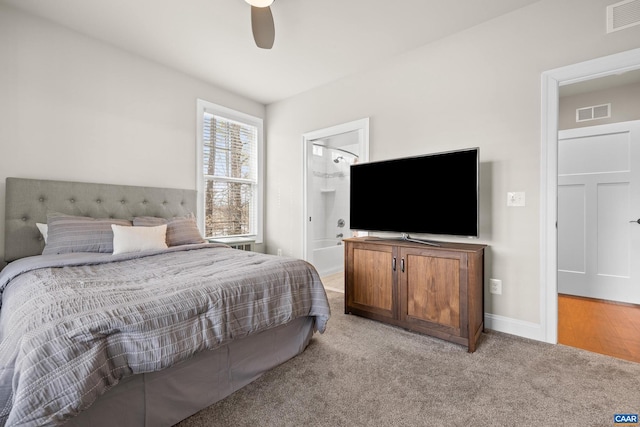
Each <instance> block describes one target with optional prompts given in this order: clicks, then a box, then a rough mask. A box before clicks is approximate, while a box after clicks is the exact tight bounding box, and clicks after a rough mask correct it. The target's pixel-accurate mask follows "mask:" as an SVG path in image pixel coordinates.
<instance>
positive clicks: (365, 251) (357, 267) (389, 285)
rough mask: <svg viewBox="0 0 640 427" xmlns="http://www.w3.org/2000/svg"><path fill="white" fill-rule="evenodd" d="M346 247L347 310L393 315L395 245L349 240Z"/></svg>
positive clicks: (383, 315)
mask: <svg viewBox="0 0 640 427" xmlns="http://www.w3.org/2000/svg"><path fill="white" fill-rule="evenodd" d="M346 249H347V253H346V256H347V262H346V266H347V271H346V283H345V285H346V308H345V311H347V312H353V313H355V314H362V313H368V314H374V315H377V316H382V317H386V318H394V312H395V310H394V307H395V304H394V300H395V298H394V289H395V286H394V271H393V266H394V251H393V247H392V246H389V245H379V244H375V245H373V244H369V245H368V244H366V243H352V242H349V243H347V248H346ZM369 317H371V316H369Z"/></svg>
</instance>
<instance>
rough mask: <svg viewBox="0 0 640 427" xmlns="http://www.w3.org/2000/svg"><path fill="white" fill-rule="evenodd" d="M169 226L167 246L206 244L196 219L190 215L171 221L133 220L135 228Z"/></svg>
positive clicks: (139, 218)
mask: <svg viewBox="0 0 640 427" xmlns="http://www.w3.org/2000/svg"><path fill="white" fill-rule="evenodd" d="M162 224H167V245H168V246H180V245H190V244H194V243H206V240H204V239H203V238H202V235H201V234H200V230H198V225H197V224H196V217H195V216H194V215H193V214H192V213H190V214H188V215H186V216H182V217H175V218H171V219H165V218H158V217H155V216H138V217H135V218H133V225H134V226H141V227H153V226H157V225H162Z"/></svg>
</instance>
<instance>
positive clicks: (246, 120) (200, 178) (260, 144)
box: [196, 99, 264, 243]
mask: <svg viewBox="0 0 640 427" xmlns="http://www.w3.org/2000/svg"><path fill="white" fill-rule="evenodd" d="M196 104H197V113H196V117H197V130H196V135H197V137H196V185H197V191H198V202H197V209H198V212H197V219H198V228H199V230H200V233H202V235H203V236H205V238H207V237H208V236H206V235H205V226H204V218H205V212H204V209H205V206H204V196H205V184H206V179H205V177H204V175H205V174H204V134H203V133H204V114H205V113H209V114H213V115H216V116H220V117H224V118H225V119H229V120H233V121H236V122H239V123H243V124H246V125H249V126H254V127H256V129H257V134H258V135H257V141H256V142H257V149H258V153H257V155H258V159H257V171H256V179H257V190H258V194H257V197H256V203H257V206H256V207H255V212H256V215H257V218H256V220H257V224H256V228H257V230H256V234H255V235H254V234H252V235H250V237H252V238H254V239H255V242H256V243H262V242H263V230H264V209H263V206H264V203H263V192H264V172H263V171H264V120H263V119H261V118H259V117H255V116H252V115H250V114H246V113H243V112H241V111H237V110H233V109H231V108H228V107H224V106H222V105H218V104H214V103H213V102H209V101H205V100H203V99H198V100H197V103H196ZM225 237H228V236H220V237H219V238H220V239H223V238H225ZM213 238H214V239H215V237H213Z"/></svg>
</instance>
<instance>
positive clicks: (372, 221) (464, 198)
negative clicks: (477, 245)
mask: <svg viewBox="0 0 640 427" xmlns="http://www.w3.org/2000/svg"><path fill="white" fill-rule="evenodd" d="M478 169H479V150H478V148H470V149H465V150H456V151H450V152H444V153H435V154H428V155H423V156H416V157H406V158H400V159H393V160H385V161H378V162H369V163H361V164H355V165H352V166H351V176H350V182H351V184H350V207H349V208H350V222H351V224H350V226H351V229H353V230H362V231H389V232H400V233H425V234H441V235H451V236H465V237H478V211H479V209H478Z"/></svg>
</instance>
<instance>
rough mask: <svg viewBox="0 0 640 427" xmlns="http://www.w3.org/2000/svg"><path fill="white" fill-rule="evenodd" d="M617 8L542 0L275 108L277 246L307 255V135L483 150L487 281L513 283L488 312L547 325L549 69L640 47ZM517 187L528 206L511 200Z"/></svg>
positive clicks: (271, 180)
mask: <svg viewBox="0 0 640 427" xmlns="http://www.w3.org/2000/svg"><path fill="white" fill-rule="evenodd" d="M610 3H612V2H611V1H608V0H542V1H540V2H537V3H535V4H533V5H531V6H529V7H526V8H523V9H520V10H518V11H515V12H513V13H510V14H507V15H504V16H502V17H500V18H497V19H494V20H492V21H489V22H487V23H484V24H481V25H478V26H476V27H474V28H471V29H468V30H466V31H463V32H460V33H458V34H455V35H453V36H451V37H448V38H445V39H443V40H441V41H438V42H435V43H432V44H429V45H426V46H423V47H421V48H419V49H416V50H414V51H411V52H408V53H406V54H404V55H401V56H399V57H397V58H395V59H393V60H391V61H387V62H385V63H382V64H381V65H380V66H379V67H377V68H374V69H371V70H368V71H365V72H362V73H360V74H357V75H354V76H350V77H347V78H344V79H342V80H339V81H336V82H334V83H331V84H328V85H326V86H323V87H321V88H318V89H315V90H312V91H309V92H307V93H304V94H301V95H299V96H296V97H293V98H291V99H288V100H284V101H282V102H278V103H275V104H272V105H269V106H268V107H267V117H268V120H269V126H268V128H267V140H268V141H269V143H268V146H267V167H266V170H267V207H266V212H267V218H266V220H267V230H268V234H267V240H266V243H267V251H268V252H274V251H275V250H276V249H277V248H282V249H283V252H285V253H288V254H291V255H297V256H300V255H301V254H302V232H303V222H302V221H303V206H302V197H301V195H302V162H301V158H302V144H301V138H300V135H301V134H303V133H305V132H310V131H313V130H316V129H321V128H325V127H329V126H333V125H336V124H339V123H344V122H347V121H351V120H355V119H360V118H362V117H370V126H371V129H370V131H371V133H370V141H371V147H370V159H371V160H380V159H388V158H394V157H401V156H407V155H417V154H422V153H429V152H437V151H443V150H449V149H456V148H463V147H471V146H479V147H480V156H481V161H482V164H481V180H482V188H481V205H482V209H481V210H482V212H481V215H482V227H481V236H480V239H479V241H480V242H482V243H487V244H488V245H489V246H490V249H489V251H488V256H487V260H486V269H487V273H486V276H485V277H486V278H487V279H488V278H496V279H501V280H502V295H492V294H489V293H488V291H485V302H486V304H485V308H486V311H487V313H488V315H489V316H492V317H493V318H494V319H498V320H504V319H506V320H507V322H509V323H510V325H513V330H532V331H535V330H536V328H538V329H539V327H540V324H541V315H540V314H541V307H540V299H541V286H540V280H541V279H540V256H541V254H540V244H539V242H540V227H539V224H540V201H539V196H540V177H541V170H540V168H541V167H540V155H541V135H540V129H541V119H540V117H541V73H543V72H544V71H547V70H552V69H555V68H559V67H563V66H566V65H570V64H574V63H578V62H581V61H586V60H589V59H593V58H597V57H601V56H605V55H609V54H613V53H617V52H621V51H625V50H630V49H634V48H637V47H640V44H639V43H638V40H640V26H637V27H633V28H630V29H627V30H623V31H619V32H616V33H612V34H606V29H605V23H606V20H605V16H606V15H605V10H606V6H607V5H608V4H610ZM275 159H277V162H276V160H275ZM283 163H284V164H288V165H291V167H288V168H281V167H278V166H277V164H283ZM421 185H437V183H435V184H432V183H421ZM510 191H523V192H525V196H526V206H525V207H517V208H516V207H507V203H506V202H507V192H510ZM274 194H277V195H278V197H277V198H270V197H269V195H274ZM531 335H532V336H533V335H535V332H533V333H532V334H531Z"/></svg>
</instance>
